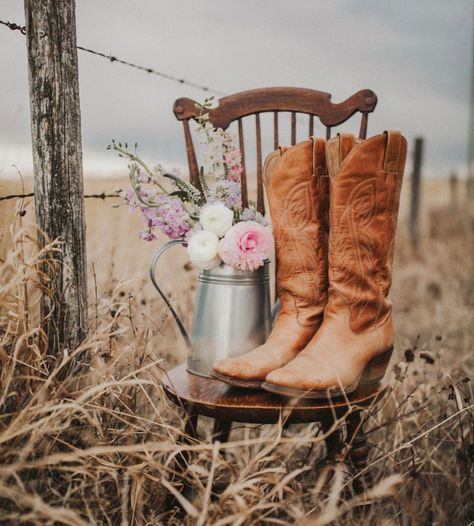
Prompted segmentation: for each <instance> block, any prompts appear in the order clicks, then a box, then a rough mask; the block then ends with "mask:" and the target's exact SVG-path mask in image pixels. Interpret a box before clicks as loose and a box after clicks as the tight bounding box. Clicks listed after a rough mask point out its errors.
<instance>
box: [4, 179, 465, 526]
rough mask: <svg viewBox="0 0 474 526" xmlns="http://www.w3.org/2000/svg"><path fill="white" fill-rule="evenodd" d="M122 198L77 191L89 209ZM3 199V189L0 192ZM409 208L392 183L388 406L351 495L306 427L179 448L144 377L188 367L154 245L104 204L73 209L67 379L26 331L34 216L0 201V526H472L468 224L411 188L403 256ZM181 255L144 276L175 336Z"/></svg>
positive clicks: (432, 189) (343, 470) (33, 293)
mask: <svg viewBox="0 0 474 526" xmlns="http://www.w3.org/2000/svg"><path fill="white" fill-rule="evenodd" d="M407 182H408V181H407ZM124 184H126V180H125V181H119V180H117V181H115V180H90V179H89V180H86V193H87V192H90V193H95V192H101V191H102V190H105V191H106V192H110V191H111V189H112V188H114V187H116V186H120V185H124ZM16 190H18V185H16V184H13V183H8V184H6V183H5V185H3V184H2V186H1V188H0V194H1V195H4V194H8V193H13V192H14V191H16ZM408 197H409V184H406V185H405V189H404V193H403V197H402V205H401V213H400V221H399V232H398V238H397V249H396V263H395V275H394V282H393V286H392V299H393V301H394V317H395V325H396V347H397V352H396V356H395V359H394V368H393V371H392V373H391V376H390V392H389V395H388V396H387V398H386V400H385V401H384V403H383V404H381V406H380V407H379V408H377V409H374V410H373V411H372V413H373V414H372V415H371V418H370V420H369V424H368V426H367V427H368V431H369V441H370V443H371V444H372V446H373V451H372V457H371V466H370V472H371V474H372V483H371V484H370V487H368V488H367V491H366V492H364V493H363V494H361V495H353V494H352V492H351V490H350V488H351V484H352V482H353V479H354V477H355V476H356V475H355V474H354V472H353V471H352V470H351V469H350V468H348V467H346V466H345V464H344V463H343V462H342V459H341V458H339V457H338V458H336V459H333V460H332V461H331V462H329V461H328V462H325V461H324V460H323V458H324V455H323V453H324V452H323V444H324V441H323V437H322V432H321V430H318V426H317V425H309V426H308V425H306V426H293V427H290V428H288V429H285V430H283V429H282V428H281V427H280V426H246V427H238V428H237V429H235V430H234V431H233V434H232V437H231V438H232V441H231V442H230V443H229V444H228V445H227V446H226V448H227V449H226V451H227V455H226V457H225V458H223V457H222V456H220V455H219V454H218V446H216V445H215V444H213V442H212V437H211V427H210V423H209V422H205V423H204V424H203V425H202V428H201V429H200V434H201V440H199V441H198V442H194V441H191V442H189V443H188V444H186V445H179V446H178V445H177V444H178V442H179V440H180V439H181V438H182V429H183V422H182V420H183V417H182V414H181V412H180V411H179V410H177V409H176V408H174V407H173V406H171V405H170V404H169V403H168V402H167V401H166V399H165V398H164V397H163V394H162V390H161V387H160V383H159V378H160V376H161V374H162V370H163V369H165V368H166V367H169V366H172V365H175V364H177V363H179V362H181V361H183V360H184V358H185V352H184V349H183V347H182V345H181V344H180V343H178V339H177V338H178V336H177V331H176V330H175V327H174V326H173V324H172V322H171V320H170V319H169V317H168V316H167V313H166V311H165V309H164V307H163V305H162V303H161V302H160V301H159V300H158V299H157V297H156V294H155V292H154V290H153V289H152V286H151V285H150V283H149V281H148V278H147V272H148V265H149V261H150V258H151V255H152V253H153V251H154V250H155V249H156V248H157V246H158V245H155V244H153V245H150V244H147V243H145V242H143V241H140V240H138V238H137V236H136V232H137V230H138V229H139V228H140V226H141V225H140V221H139V218H138V217H136V216H132V215H129V213H128V212H127V211H126V210H125V209H123V208H118V209H117V208H112V206H111V201H109V200H107V201H105V202H104V201H101V200H96V199H89V200H87V223H88V224H87V229H88V230H87V231H88V247H87V249H88V262H89V268H90V272H89V278H90V305H91V307H90V318H91V322H90V336H89V338H88V340H87V341H86V342H85V343H84V345H83V346H82V347H81V348H80V349H78V350H76V351H75V352H76V354H77V355H78V356H79V357H80V358H81V360H82V362H83V363H84V365H83V366H82V367H81V368H80V369H79V370H76V373H75V374H74V375H66V374H65V371H67V370H68V367H70V364H71V356H70V355H67V356H66V355H64V356H62V357H61V359H59V358H55V357H51V356H47V355H46V353H45V350H44V342H43V341H42V337H41V332H40V331H38V330H37V327H36V323H35V308H36V303H35V302H37V298H38V291H37V287H36V286H35V280H36V271H37V258H36V256H35V244H34V242H33V240H32V239H33V238H34V235H33V234H34V231H33V227H32V223H33V222H34V217H33V213H32V211H31V209H30V206H31V203H26V207H27V210H28V212H27V214H26V215H25V216H24V217H23V218H21V219H19V218H18V217H17V216H16V215H15V203H14V202H12V201H9V202H6V203H5V202H4V203H0V218H1V223H2V233H1V235H2V238H1V241H0V257H1V258H2V261H1V262H0V275H1V276H2V282H1V283H2V284H1V288H0V305H1V307H0V312H1V318H0V331H1V343H0V365H1V367H2V369H1V376H0V381H1V390H0V524H35V525H36V524H41V525H43V524H44V525H50V524H68V525H74V526H76V525H85V524H111V525H116V524H120V525H128V524H137V525H151V524H183V523H185V524H192V525H194V524H200V525H207V524H213V525H222V526H223V525H227V524H228V525H237V524H245V525H247V524H298V525H300V524H311V525H319V526H321V525H325V524H338V525H359V524H364V525H366V524H367V525H373V526H376V525H377V526H378V525H381V524H383V525H401V526H407V525H455V526H458V525H459V526H467V525H468V524H472V521H474V505H473V502H474V483H473V480H474V478H473V464H474V410H473V409H474V408H473V399H474V398H473V393H472V371H473V352H472V351H473V341H474V338H473V336H474V335H473V305H474V272H473V265H474V262H473V250H472V248H473V221H474V214H473V208H472V203H469V202H468V200H467V198H466V195H465V192H463V191H461V189H460V195H459V199H458V204H457V206H456V208H452V207H450V206H449V201H450V200H449V184H448V182H447V181H444V180H439V181H425V182H424V187H423V201H422V216H421V220H422V224H421V227H422V228H421V232H422V238H421V243H420V246H419V247H418V248H417V249H414V248H413V247H412V246H411V243H410V241H409V239H408V235H407V211H408V201H409V199H408ZM28 236H29V237H28ZM183 252H184V251H182V250H181V253H180V249H176V251H175V255H174V256H170V257H169V258H168V259H167V260H166V261H165V262H164V264H163V267H162V270H161V271H160V276H159V277H160V279H161V281H162V282H163V283H164V284H165V285H164V286H165V287H166V288H167V289H168V290H169V291H170V292H171V291H173V295H174V296H173V297H174V298H175V302H176V305H177V307H178V309H179V311H180V312H181V313H183V315H184V317H185V318H186V319H187V320H188V321H189V314H190V312H191V310H192V289H193V287H194V274H195V273H194V271H192V270H186V269H185V268H184V267H185V264H186V261H187V259H186V257H185V254H184V253H183ZM73 354H74V353H73ZM88 364H90V366H89V365H88ZM182 451H187V452H188V453H189V454H188V456H187V460H188V461H187V463H186V464H185V465H183V463H182V462H177V457H179V454H180V452H182ZM184 479H186V480H187V482H188V484H189V485H190V486H192V487H193V488H194V490H195V495H194V497H193V498H190V499H189V500H182V506H183V507H184V509H185V512H184V513H181V512H180V511H179V508H178V507H176V506H169V495H176V494H179V490H180V489H181V484H182V481H183V480H184ZM216 487H220V488H221V491H219V492H218V491H215V488H216ZM180 498H181V497H180ZM364 504H365V505H367V504H370V506H362V505H364Z"/></svg>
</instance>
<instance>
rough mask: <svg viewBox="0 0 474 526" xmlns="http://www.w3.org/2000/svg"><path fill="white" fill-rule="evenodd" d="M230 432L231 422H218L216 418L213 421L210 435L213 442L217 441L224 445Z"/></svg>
mask: <svg viewBox="0 0 474 526" xmlns="http://www.w3.org/2000/svg"><path fill="white" fill-rule="evenodd" d="M231 430H232V422H231V421H230V420H220V419H219V418H216V419H215V420H214V429H213V431H212V435H213V437H214V440H215V441H217V440H218V441H219V442H220V443H221V444H224V443H225V442H227V441H228V440H229V435H230V432H231Z"/></svg>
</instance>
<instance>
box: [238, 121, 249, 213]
mask: <svg viewBox="0 0 474 526" xmlns="http://www.w3.org/2000/svg"><path fill="white" fill-rule="evenodd" d="M237 122H238V127H239V148H240V153H241V154H242V168H243V170H242V176H241V178H240V184H241V191H242V206H243V207H244V208H247V207H248V205H249V198H248V190H247V168H246V166H245V145H244V130H243V126H242V119H238V120H237Z"/></svg>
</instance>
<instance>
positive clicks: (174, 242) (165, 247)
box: [150, 239, 194, 352]
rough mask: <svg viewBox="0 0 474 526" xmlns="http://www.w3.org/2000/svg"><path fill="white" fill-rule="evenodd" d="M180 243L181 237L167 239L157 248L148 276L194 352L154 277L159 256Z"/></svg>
mask: <svg viewBox="0 0 474 526" xmlns="http://www.w3.org/2000/svg"><path fill="white" fill-rule="evenodd" d="M182 244H183V240H182V239H173V240H172V241H168V242H167V243H165V244H164V245H162V246H161V247H160V248H159V249H158V250H157V252H156V253H155V255H154V256H153V259H152V260H151V266H150V278H151V282H152V283H153V285H154V286H155V289H156V290H157V291H158V294H159V295H160V296H161V297H162V298H163V301H164V302H165V303H166V306H167V307H168V309H169V311H170V312H171V314H172V316H173V318H174V320H175V322H176V325H177V326H178V329H179V332H180V333H181V336H182V337H183V338H184V341H185V342H186V346H187V347H188V350H189V351H190V352H194V347H193V344H192V342H191V338H190V337H189V335H188V333H187V331H186V329H185V328H184V325H183V322H182V321H181V318H180V317H179V316H178V314H177V312H176V311H175V310H174V309H173V307H172V305H171V303H170V301H169V300H168V298H167V297H166V295H165V294H164V293H163V291H162V290H161V289H160V287H159V286H158V283H157V281H156V277H155V274H156V265H157V264H158V260H159V259H160V257H161V256H162V255H163V254H164V253H165V252H166V251H167V250H168V249H169V248H171V247H172V246H174V245H182Z"/></svg>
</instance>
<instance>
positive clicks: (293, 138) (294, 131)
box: [291, 111, 296, 146]
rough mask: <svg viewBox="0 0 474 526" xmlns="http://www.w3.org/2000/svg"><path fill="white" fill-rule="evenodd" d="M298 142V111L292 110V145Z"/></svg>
mask: <svg viewBox="0 0 474 526" xmlns="http://www.w3.org/2000/svg"><path fill="white" fill-rule="evenodd" d="M295 144H296V112H294V111H292V112H291V145H292V146H293V145H295Z"/></svg>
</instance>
